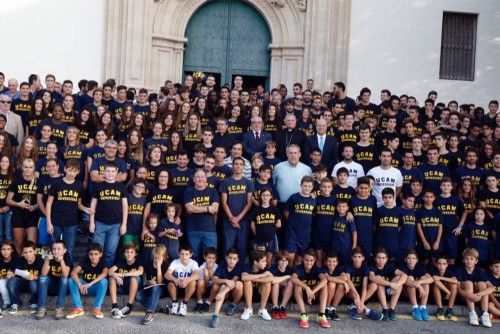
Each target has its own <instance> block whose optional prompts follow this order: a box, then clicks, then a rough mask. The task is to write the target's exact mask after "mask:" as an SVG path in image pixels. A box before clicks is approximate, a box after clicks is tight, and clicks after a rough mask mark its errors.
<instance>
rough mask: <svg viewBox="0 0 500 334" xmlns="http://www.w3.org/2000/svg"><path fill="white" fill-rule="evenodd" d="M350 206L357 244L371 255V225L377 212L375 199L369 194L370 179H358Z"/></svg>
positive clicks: (365, 252)
mask: <svg viewBox="0 0 500 334" xmlns="http://www.w3.org/2000/svg"><path fill="white" fill-rule="evenodd" d="M350 207H351V211H352V214H353V216H354V221H355V223H356V231H357V232H358V242H357V244H358V245H359V246H360V247H361V248H362V250H363V252H364V254H367V255H368V256H369V257H371V254H372V248H373V226H374V224H375V216H376V213H377V199H376V198H375V196H373V195H370V179H369V178H367V177H360V178H359V179H358V187H357V194H356V195H355V196H353V197H352V198H351V201H350Z"/></svg>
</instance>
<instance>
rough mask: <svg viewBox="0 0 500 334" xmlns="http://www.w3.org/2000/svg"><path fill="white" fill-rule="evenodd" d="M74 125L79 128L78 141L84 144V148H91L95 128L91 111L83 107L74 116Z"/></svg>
mask: <svg viewBox="0 0 500 334" xmlns="http://www.w3.org/2000/svg"><path fill="white" fill-rule="evenodd" d="M75 125H76V128H77V129H78V130H80V132H79V135H78V137H79V139H80V143H81V144H83V145H85V148H86V149H90V148H92V147H93V146H94V138H95V134H96V131H97V130H96V127H95V123H94V121H93V119H92V113H91V111H90V110H89V109H87V108H83V109H82V111H80V114H78V115H77V117H76V121H75Z"/></svg>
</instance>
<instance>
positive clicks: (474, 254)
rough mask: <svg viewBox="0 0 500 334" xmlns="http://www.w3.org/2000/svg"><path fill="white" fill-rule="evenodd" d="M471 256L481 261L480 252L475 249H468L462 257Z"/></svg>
mask: <svg viewBox="0 0 500 334" xmlns="http://www.w3.org/2000/svg"><path fill="white" fill-rule="evenodd" d="M466 256H471V257H473V258H475V259H479V252H478V251H477V249H475V248H466V249H464V251H463V252H462V257H463V258H464V257H466Z"/></svg>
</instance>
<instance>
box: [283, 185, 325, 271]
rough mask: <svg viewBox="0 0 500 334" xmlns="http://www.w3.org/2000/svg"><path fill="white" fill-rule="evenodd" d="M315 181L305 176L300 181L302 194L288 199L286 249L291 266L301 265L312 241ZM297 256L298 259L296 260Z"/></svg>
mask: <svg viewBox="0 0 500 334" xmlns="http://www.w3.org/2000/svg"><path fill="white" fill-rule="evenodd" d="M313 183H314V180H313V178H312V177H310V176H304V177H302V179H301V180H300V192H298V193H295V194H293V195H292V196H290V198H288V201H287V203H286V208H285V213H284V216H285V221H287V225H286V237H285V249H286V251H287V252H288V254H289V256H290V258H289V261H290V262H289V264H288V265H289V266H293V265H294V262H295V261H296V262H297V263H300V261H301V257H302V255H303V254H304V252H305V251H306V250H307V247H309V243H310V241H311V226H312V218H313V211H314V207H315V206H316V204H317V202H316V198H314V197H313V196H312V195H311V191H312V189H313ZM295 255H297V259H296V258H295Z"/></svg>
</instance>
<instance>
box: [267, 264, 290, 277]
mask: <svg viewBox="0 0 500 334" xmlns="http://www.w3.org/2000/svg"><path fill="white" fill-rule="evenodd" d="M270 271H271V274H273V276H275V277H283V276H287V275H290V276H291V275H292V274H293V269H292V268H291V267H289V266H286V267H285V270H284V271H281V270H280V269H279V268H278V265H277V264H273V265H272V266H271V269H270Z"/></svg>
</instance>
